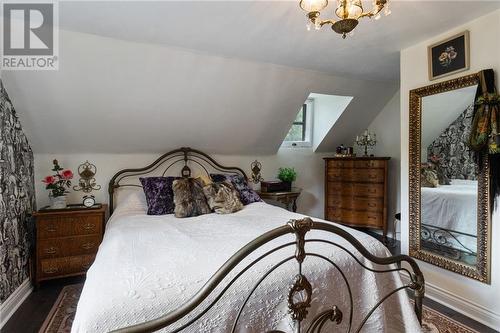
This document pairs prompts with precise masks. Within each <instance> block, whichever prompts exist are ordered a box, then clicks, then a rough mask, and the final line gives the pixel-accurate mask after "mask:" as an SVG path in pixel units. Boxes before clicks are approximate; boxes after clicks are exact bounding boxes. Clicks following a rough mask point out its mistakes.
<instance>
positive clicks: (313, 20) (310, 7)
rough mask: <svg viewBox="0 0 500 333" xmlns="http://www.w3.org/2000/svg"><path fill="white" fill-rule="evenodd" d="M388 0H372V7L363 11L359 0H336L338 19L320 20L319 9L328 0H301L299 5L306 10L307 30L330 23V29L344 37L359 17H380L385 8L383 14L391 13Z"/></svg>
mask: <svg viewBox="0 0 500 333" xmlns="http://www.w3.org/2000/svg"><path fill="white" fill-rule="evenodd" d="M388 1H389V0H373V9H372V10H371V11H368V12H365V11H364V10H363V4H362V3H361V0H337V9H335V15H337V17H338V18H339V19H338V20H335V19H330V20H321V19H320V18H319V16H320V14H321V11H322V10H323V9H325V8H326V7H327V6H328V0H301V1H300V3H299V5H300V8H302V9H303V10H304V11H306V12H307V21H308V22H307V30H311V28H312V27H314V28H315V29H316V30H320V29H321V27H323V26H324V25H325V24H330V25H331V27H332V30H333V31H335V32H336V33H338V34H341V35H342V38H346V37H347V35H348V34H349V33H351V32H352V31H353V30H354V28H356V26H357V25H358V23H359V19H360V18H363V17H369V18H372V17H373V18H374V19H375V20H378V19H380V17H381V15H380V13H381V12H382V9H384V8H385V15H386V16H387V15H389V14H391V10H390V9H389V3H388Z"/></svg>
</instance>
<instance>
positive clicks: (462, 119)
mask: <svg viewBox="0 0 500 333" xmlns="http://www.w3.org/2000/svg"><path fill="white" fill-rule="evenodd" d="M473 113H474V105H473V104H471V105H470V106H469V107H468V108H467V109H466V110H465V111H464V112H463V113H462V114H461V115H460V116H458V118H457V119H456V120H455V121H454V122H453V123H451V125H450V126H448V128H447V129H445V130H444V131H443V133H441V135H440V136H439V137H438V138H437V139H436V140H434V142H433V143H431V144H430V145H429V147H428V148H427V156H428V157H429V156H432V155H435V156H438V157H439V160H440V162H439V166H440V168H441V170H442V171H443V173H444V174H445V175H446V176H447V177H448V178H449V179H470V180H476V179H477V174H478V171H477V165H476V163H475V162H474V156H473V153H472V152H471V150H470V148H469V146H468V143H467V142H468V140H469V134H470V131H471V127H472V115H473Z"/></svg>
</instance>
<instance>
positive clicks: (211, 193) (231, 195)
mask: <svg viewBox="0 0 500 333" xmlns="http://www.w3.org/2000/svg"><path fill="white" fill-rule="evenodd" d="M203 193H205V197H206V198H207V202H208V205H209V206H210V209H212V210H213V211H214V212H216V213H217V214H230V213H235V212H237V211H239V210H242V209H243V204H242V203H241V201H240V198H239V194H238V191H236V189H235V188H234V186H233V184H232V183H231V182H228V181H224V182H221V183H211V184H208V185H205V186H204V187H203Z"/></svg>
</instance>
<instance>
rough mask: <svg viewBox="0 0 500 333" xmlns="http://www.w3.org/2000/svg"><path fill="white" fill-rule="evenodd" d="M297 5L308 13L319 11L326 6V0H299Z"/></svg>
mask: <svg viewBox="0 0 500 333" xmlns="http://www.w3.org/2000/svg"><path fill="white" fill-rule="evenodd" d="M299 6H300V8H302V9H303V10H305V11H306V12H308V13H310V12H319V11H322V10H323V9H325V8H326V6H328V0H301V1H300V3H299Z"/></svg>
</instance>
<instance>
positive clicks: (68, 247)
mask: <svg viewBox="0 0 500 333" xmlns="http://www.w3.org/2000/svg"><path fill="white" fill-rule="evenodd" d="M100 242H101V236H100V235H91V236H77V237H65V238H50V239H42V240H40V241H39V242H38V251H39V252H38V253H39V257H40V258H43V259H45V258H58V257H63V256H74V255H79V254H94V253H96V252H97V248H98V247H99V243H100Z"/></svg>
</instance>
